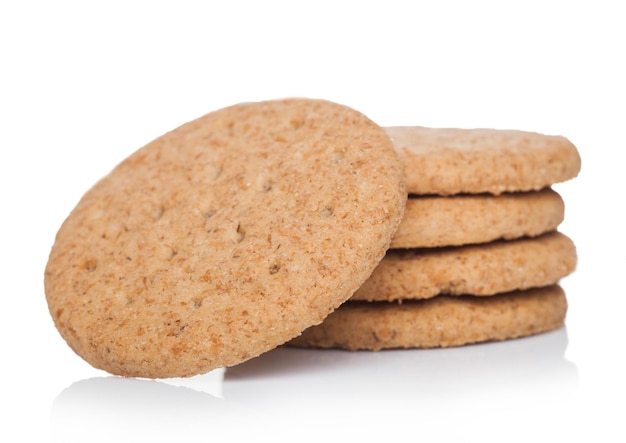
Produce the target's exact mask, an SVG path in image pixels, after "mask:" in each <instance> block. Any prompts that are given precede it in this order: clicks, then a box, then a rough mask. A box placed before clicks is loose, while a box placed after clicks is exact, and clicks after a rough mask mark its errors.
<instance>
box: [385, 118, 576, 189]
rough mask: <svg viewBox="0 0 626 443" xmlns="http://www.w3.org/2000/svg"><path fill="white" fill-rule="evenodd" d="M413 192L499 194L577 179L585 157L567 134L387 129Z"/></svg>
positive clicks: (410, 128) (539, 187)
mask: <svg viewBox="0 0 626 443" xmlns="http://www.w3.org/2000/svg"><path fill="white" fill-rule="evenodd" d="M386 130H387V133H388V134H389V136H390V137H391V139H392V140H393V143H394V145H395V146H396V149H397V150H398V153H399V155H400V158H401V160H402V163H403V164H404V167H405V172H406V177H407V190H408V192H409V193H410V194H437V195H451V194H460V193H471V194H477V193H483V192H487V193H491V194H500V193H502V192H511V191H531V190H539V189H542V188H545V187H547V186H550V185H553V184H556V183H560V182H563V181H566V180H569V179H572V178H574V177H576V175H578V172H579V171H580V155H579V153H578V150H577V149H576V147H575V146H574V145H573V144H572V143H571V142H570V141H569V140H568V139H566V138H565V137H561V136H553V135H544V134H538V133H534V132H525V131H516V130H502V129H459V128H426V127H420V126H396V127H388V128H386Z"/></svg>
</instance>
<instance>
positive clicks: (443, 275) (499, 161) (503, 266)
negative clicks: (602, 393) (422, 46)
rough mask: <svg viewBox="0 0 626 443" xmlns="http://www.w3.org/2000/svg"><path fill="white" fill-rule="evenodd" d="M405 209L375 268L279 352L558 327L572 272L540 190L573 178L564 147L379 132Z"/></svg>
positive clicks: (445, 132)
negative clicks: (397, 167) (403, 189)
mask: <svg viewBox="0 0 626 443" xmlns="http://www.w3.org/2000/svg"><path fill="white" fill-rule="evenodd" d="M387 131H388V133H389V135H390V136H391V138H392V140H393V141H394V144H395V146H396V149H397V151H398V153H399V155H400V158H401V159H402V161H403V163H404V167H405V174H406V177H407V190H408V192H409V194H410V195H409V197H410V198H409V200H408V202H407V207H406V211H405V216H404V219H403V221H402V223H401V225H400V227H399V228H398V230H397V232H396V234H395V236H394V239H393V241H392V244H391V248H392V249H390V250H389V251H388V253H387V255H386V256H385V258H384V259H383V260H382V261H381V263H380V265H379V266H378V267H377V268H376V269H375V270H374V272H373V274H372V275H371V277H370V278H369V280H367V281H366V282H365V284H364V285H363V286H362V287H361V288H360V289H358V290H357V291H356V293H355V294H354V295H353V296H352V298H351V299H350V300H348V301H347V302H346V303H344V304H343V305H342V306H341V307H340V308H338V309H337V310H336V311H334V312H333V313H332V314H331V315H330V316H328V317H327V318H326V319H325V320H324V322H323V323H321V324H320V325H317V326H313V327H311V328H309V329H307V330H306V331H304V332H303V334H302V335H300V336H299V337H297V338H295V339H293V340H291V341H290V342H289V345H290V346H296V347H316V348H343V349H349V350H358V349H370V350H380V349H385V348H416V347H417V348H432V347H447V346H460V345H465V344H470V343H477V342H484V341H492V340H506V339H513V338H517V337H523V336H528V335H533V334H537V333H541V332H547V331H551V330H555V329H558V328H560V327H562V326H563V324H564V320H565V316H566V312H567V300H566V297H565V293H564V291H563V289H562V288H561V287H560V286H559V285H558V283H559V280H560V279H561V278H563V277H565V276H567V275H569V274H570V273H572V272H573V271H574V269H575V267H576V261H577V257H576V249H575V245H574V243H573V241H572V240H571V239H570V238H569V237H567V236H566V235H564V234H563V233H560V232H558V231H557V228H558V226H559V224H560V223H561V222H562V221H563V218H564V204H563V200H562V199H561V197H560V195H559V194H558V193H556V192H555V191H554V190H552V189H551V185H553V184H556V183H560V182H563V181H566V180H569V179H571V178H573V177H575V176H576V175H577V174H578V172H579V170H580V157H579V154H578V152H577V150H576V148H575V147H574V146H573V145H572V144H571V143H570V142H569V141H568V140H567V139H565V138H563V137H555V136H546V135H542V134H536V133H528V132H522V131H499V130H489V129H479V130H462V129H431V128H421V127H394V128H387Z"/></svg>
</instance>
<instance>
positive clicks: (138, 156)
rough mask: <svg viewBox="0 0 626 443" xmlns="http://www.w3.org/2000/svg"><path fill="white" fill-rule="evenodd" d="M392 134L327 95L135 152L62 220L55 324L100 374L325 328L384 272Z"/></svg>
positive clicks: (243, 353) (191, 368) (157, 371)
mask: <svg viewBox="0 0 626 443" xmlns="http://www.w3.org/2000/svg"><path fill="white" fill-rule="evenodd" d="M406 195H407V192H406V188H405V186H404V177H403V170H402V165H401V164H400V162H399V160H398V157H397V154H396V151H395V150H394V147H393V145H392V143H391V141H390V140H389V138H388V136H387V134H386V133H385V131H384V130H383V129H381V128H380V127H378V126H377V125H376V124H375V123H373V122H372V121H371V120H369V119H368V118H367V117H365V116H364V115H362V114H361V113H359V112H357V111H355V110H353V109H350V108H348V107H346V106H342V105H339V104H335V103H331V102H328V101H324V100H312V99H299V98H297V99H285V100H274V101H266V102H259V103H245V104H239V105H234V106H231V107H228V108H224V109H221V110H219V111H216V112H212V113H210V114H207V115H205V116H203V117H201V118H199V119H197V120H194V121H191V122H189V123H186V124H184V125H182V126H181V127H179V128H177V129H175V130H173V131H171V132H169V133H167V134H165V135H163V136H161V137H159V138H157V139H156V140H154V141H152V142H151V143H149V144H148V145H146V146H145V147H143V148H141V149H139V150H138V151H137V152H135V153H134V154H132V155H131V156H130V157H128V158H127V159H126V160H124V161H123V162H121V163H120V164H119V165H118V166H117V167H116V168H115V169H114V170H113V171H112V172H111V173H110V174H109V175H108V176H106V177H104V178H103V179H102V180H100V181H99V182H98V183H97V184H96V185H95V186H94V187H93V188H92V189H90V190H89V191H88V192H87V193H86V194H85V195H84V196H83V198H82V199H81V200H80V202H79V203H78V205H77V206H76V208H75V209H74V210H73V211H72V213H71V214H70V215H69V216H68V218H67V219H66V220H65V222H64V223H63V225H62V226H61V228H60V230H59V232H58V234H57V236H56V240H55V242H54V245H53V247H52V250H51V253H50V256H49V261H48V264H47V266H46V270H45V292H46V297H47V302H48V306H49V310H50V313H51V315H52V318H53V319H54V322H55V325H56V327H57V329H58V330H59V332H60V333H61V335H62V336H63V338H64V339H65V340H66V341H67V343H68V344H69V346H70V347H71V348H72V349H73V350H74V351H75V352H76V353H77V354H79V355H80V356H81V357H83V358H84V359H85V360H86V361H88V362H89V363H90V364H92V365H93V366H95V367H96V368H100V369H104V370H106V371H108V372H110V373H113V374H118V375H123V376H136V377H149V378H162V377H184V376H191V375H195V374H200V373H204V372H208V371H210V370H212V369H214V368H217V367H224V366H230V365H234V364H237V363H239V362H242V361H245V360H247V359H250V358H252V357H254V356H256V355H259V354H261V353H263V352H265V351H267V350H269V349H272V348H274V347H276V346H277V345H280V344H282V343H284V342H286V341H287V340H289V339H291V338H292V337H294V336H296V335H298V334H299V333H300V332H301V331H302V330H304V329H305V328H307V327H309V326H311V325H314V324H317V323H320V322H321V321H322V320H323V319H324V318H325V317H326V316H327V315H328V314H329V313H330V312H332V311H333V310H334V309H335V308H336V307H337V306H339V305H340V304H341V303H342V302H343V301H345V300H346V299H347V298H348V297H349V296H350V295H351V294H352V293H353V292H354V291H355V290H356V289H357V288H358V287H359V286H360V285H361V284H362V283H363V281H365V279H367V277H368V276H369V275H370V273H371V271H372V269H373V268H374V267H375V266H376V265H377V264H378V262H379V261H380V259H381V258H382V257H383V255H384V254H385V250H386V249H387V248H388V246H389V244H390V241H391V237H392V235H393V233H394V231H395V230H396V228H397V226H398V224H399V222H400V220H401V218H402V214H403V211H404V207H405V203H406Z"/></svg>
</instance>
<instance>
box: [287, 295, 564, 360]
mask: <svg viewBox="0 0 626 443" xmlns="http://www.w3.org/2000/svg"><path fill="white" fill-rule="evenodd" d="M566 312H567V300H566V298H565V293H564V291H563V289H562V288H561V287H560V286H558V285H553V286H547V287H542V288H534V289H528V290H526V291H514V292H510V293H505V294H499V295H496V296H493V297H473V296H469V295H467V296H462V297H451V296H439V297H435V298H432V299H429V300H412V301H405V302H403V303H397V302H391V303H390V302H372V303H369V302H353V301H348V302H346V303H344V304H343V305H342V306H341V307H340V308H339V309H337V310H336V311H335V312H333V313H332V314H331V315H329V316H328V317H327V318H326V320H324V322H323V323H322V324H320V325H317V326H314V327H312V328H309V329H307V330H306V331H304V332H303V333H302V335H300V336H299V337H297V338H295V339H294V340H291V341H290V342H289V345H290V346H295V347H305V348H341V349H347V350H352V351H356V350H359V349H363V350H374V351H378V350H381V349H390V348H435V347H450V346H461V345H465V344H471V343H479V342H485V341H496V340H507V339H513V338H518V337H525V336H529V335H533V334H538V333H541V332H547V331H551V330H555V329H558V328H560V327H562V326H563V324H564V320H565V315H566Z"/></svg>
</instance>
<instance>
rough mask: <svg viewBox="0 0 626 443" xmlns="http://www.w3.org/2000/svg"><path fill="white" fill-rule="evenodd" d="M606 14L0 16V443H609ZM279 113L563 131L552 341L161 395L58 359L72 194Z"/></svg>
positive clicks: (113, 4) (614, 107) (163, 388)
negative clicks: (559, 289) (266, 102)
mask: <svg viewBox="0 0 626 443" xmlns="http://www.w3.org/2000/svg"><path fill="white" fill-rule="evenodd" d="M201 4H202V6H200V5H201ZM218 4H219V5H220V6H217V5H218ZM226 4H227V5H228V6H225V5H226ZM619 6H620V2H618V1H615V2H608V1H588V2H576V1H562V2H555V1H525V2H485V1H474V2H460V1H459V2H451V1H438V2H399V1H393V0H387V1H380V2H371V1H359V2H346V1H344V2H341V1H335V2H330V1H316V2H308V3H304V2H300V3H298V2H277V1H260V2H242V1H230V2H189V1H177V2H169V3H166V2H158V1H157V2H132V1H125V2H122V1H109V2H99V3H98V4H97V5H96V2H67V1H55V2H43V1H42V2H33V1H21V2H18V1H3V2H2V3H0V193H1V194H0V203H1V211H2V212H1V214H0V215H1V217H0V223H1V229H0V247H1V254H0V296H1V297H0V300H1V303H2V311H1V312H2V321H0V327H1V328H2V330H1V333H0V340H1V342H0V345H1V346H0V350H1V354H0V355H1V356H2V364H1V365H0V371H1V372H0V375H1V381H2V385H3V388H2V391H1V393H0V399H1V400H0V401H1V402H2V412H1V414H2V415H0V417H1V426H0V433H1V434H5V433H6V436H4V435H2V436H0V440H2V441H25V440H28V441H31V440H30V439H29V438H30V437H33V436H35V437H36V438H37V440H36V441H73V440H75V441H99V440H102V441H126V440H133V439H139V440H138V441H172V440H177V441H184V439H189V438H194V439H197V440H200V439H202V440H206V441H224V440H235V441H237V440H236V439H238V438H239V437H249V438H255V439H257V440H263V441H264V440H267V441H269V440H273V441H283V440H284V441H302V440H309V439H310V440H319V439H325V440H329V441H333V440H334V439H335V438H337V437H343V438H349V439H350V441H357V439H358V440H362V439H366V440H373V439H382V441H398V440H412V441H417V440H420V441H446V440H448V439H455V438H456V439H462V440H463V441H491V440H493V441H553V440H554V439H558V441H566V440H568V439H570V440H571V439H573V438H578V437H582V439H583V440H587V441H590V440H591V439H593V441H603V442H606V441H624V439H626V432H625V431H624V429H623V425H622V422H621V420H622V418H623V416H624V412H626V411H625V407H624V398H625V395H626V386H625V382H624V373H625V372H626V367H625V366H624V363H623V362H622V355H623V353H624V338H625V332H624V320H623V319H624V312H625V308H626V298H625V296H626V293H625V292H626V290H625V289H624V283H623V279H624V275H625V271H626V240H625V234H624V232H625V231H626V229H625V228H626V226H625V223H624V222H625V219H624V215H623V212H624V211H623V210H624V191H625V190H626V181H625V179H624V167H625V166H624V161H623V158H624V157H623V151H624V148H626V146H625V142H626V137H625V135H624V134H625V133H626V131H625V130H624V129H625V124H626V111H625V109H626V108H625V106H626V105H625V103H626V87H625V80H624V79H625V78H626V68H625V67H624V59H625V55H626V51H625V49H626V48H625V46H626V45H625V42H626V31H625V29H626V26H624V23H625V19H626V16H625V15H624V13H623V12H622V10H623V8H620V7H619ZM287 96H306V97H316V98H325V99H329V100H333V101H336V102H339V103H343V104H346V105H349V106H352V107H354V108H356V109H358V110H360V111H361V112H363V113H365V114H366V115H367V116H369V117H370V118H372V119H373V120H374V121H376V122H377V123H379V124H380V125H400V124H407V125H411V124H416V125H424V126H457V127H494V128H514V129H523V130H529V131H537V132H543V133H548V134H561V135H564V136H566V137H568V138H569V139H570V140H571V141H572V142H574V143H575V144H576V146H577V147H578V149H579V151H580V153H581V156H582V159H583V167H582V171H581V173H580V175H579V176H578V177H577V178H576V179H574V180H572V181H569V182H566V183H563V184H561V185H558V186H556V187H555V189H556V190H557V191H558V192H560V193H561V195H562V196H563V198H564V200H565V203H566V216H565V217H566V220H565V222H564V223H563V224H562V225H561V231H562V232H564V233H566V234H567V235H569V236H570V237H571V238H572V239H573V240H574V241H575V243H576V245H577V247H578V253H579V265H578V269H577V271H576V272H575V273H574V274H573V275H572V276H570V277H568V278H566V279H564V280H563V281H562V285H563V287H564V288H565V290H566V293H567V296H568V300H569V305H570V308H569V313H568V317H567V326H566V328H565V329H563V330H561V331H558V332H555V333H551V334H545V335H543V336H538V337H533V338H529V339H523V340H518V341H513V342H505V343H498V344H488V345H478V346H472V347H466V348H459V349H448V350H431V351H389V352H381V353H345V352H339V351H298V350H288V349H278V350H275V351H272V352H270V353H268V354H265V355H263V356H261V357H260V358H258V359H255V360H252V361H250V362H248V363H245V364H242V365H240V366H237V367H235V368H233V369H229V370H226V371H224V370H217V371H214V372H212V373H210V374H208V375H205V376H201V377H195V378H192V379H188V380H170V381H168V382H161V381H159V382H154V381H150V382H149V381H139V380H124V379H116V378H110V377H108V375H107V374H106V373H103V372H101V371H97V370H95V369H93V368H91V367H90V366H89V365H88V364H87V363H85V362H84V361H83V360H81V359H80V358H79V357H77V356H76V355H74V354H73V353H72V352H71V350H70V349H69V348H68V347H67V346H66V344H65V343H64V342H63V340H62V339H61V338H60V336H59V335H58V333H57V332H56V330H55V329H54V326H53V324H52V321H51V319H50V316H49V314H48V312H47V306H46V303H45V297H44V292H43V283H42V282H43V269H44V267H45V263H46V260H47V254H48V252H49V249H50V247H51V245H52V242H53V239H54V235H55V233H56V230H57V229H58V227H59V226H60V224H61V222H62V221H63V219H64V218H65V217H66V216H67V214H68V213H69V211H70V210H71V209H72V208H73V206H74V205H75V204H76V202H77V201H78V199H79V198H80V196H81V195H82V193H83V192H85V191H86V190H87V188H88V187H90V186H91V185H92V184H93V183H94V182H95V181H96V180H97V179H98V178H100V177H101V176H103V175H104V174H106V173H107V172H108V171H109V170H110V169H111V168H112V167H113V166H114V165H115V164H117V163H118V162H119V161H120V160H121V159H123V158H124V157H126V156H127V155H128V154H130V153H131V152H132V151H134V150H135V149H137V148H139V147H140V146H142V145H143V144H145V143H147V142H149V141H150V140H152V139H153V138H155V137H157V136H159V135H160V134H162V133H163V132H165V131H168V130H170V129H173V128H174V127H176V126H178V125H180V124H182V123H184V122H186V121H188V120H190V119H193V118H196V117H198V116H200V115H203V114H205V113H207V112H210V111H213V110H216V109H219V108H221V107H223V106H227V105H230V104H234V103H238V102H242V101H255V100H263V99H273V98H281V97H287ZM175 386H176V387H175ZM9 436H12V437H9Z"/></svg>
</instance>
